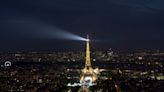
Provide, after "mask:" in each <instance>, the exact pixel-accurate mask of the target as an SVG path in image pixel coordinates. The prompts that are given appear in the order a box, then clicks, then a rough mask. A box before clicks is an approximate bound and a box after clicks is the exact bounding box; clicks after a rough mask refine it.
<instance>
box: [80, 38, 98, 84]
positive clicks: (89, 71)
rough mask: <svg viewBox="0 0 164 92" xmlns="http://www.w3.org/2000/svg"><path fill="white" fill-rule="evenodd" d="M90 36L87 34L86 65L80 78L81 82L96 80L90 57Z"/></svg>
mask: <svg viewBox="0 0 164 92" xmlns="http://www.w3.org/2000/svg"><path fill="white" fill-rule="evenodd" d="M89 42H90V40H89V36H88V35H87V40H86V61H85V67H84V69H83V72H82V76H81V79H80V82H81V83H92V82H94V81H95V75H94V71H93V68H92V66H91V59H90V45H89Z"/></svg>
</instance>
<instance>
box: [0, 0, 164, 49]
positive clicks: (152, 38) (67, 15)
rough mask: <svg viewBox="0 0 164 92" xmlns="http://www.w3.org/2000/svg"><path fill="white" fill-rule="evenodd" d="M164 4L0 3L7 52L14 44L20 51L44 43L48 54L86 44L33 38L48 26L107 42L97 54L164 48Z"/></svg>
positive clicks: (111, 0)
mask: <svg viewBox="0 0 164 92" xmlns="http://www.w3.org/2000/svg"><path fill="white" fill-rule="evenodd" d="M163 3H164V1H163V0H80V1H79V0H16V1H15V0H5V1H0V12H1V15H0V36H1V37H0V42H1V43H3V44H5V43H4V42H7V43H6V44H5V45H4V46H3V45H1V49H2V50H3V49H8V48H12V46H13V44H14V45H15V43H14V42H16V43H17V45H15V47H22V48H24V46H20V44H26V47H27V48H28V47H29V48H33V47H35V46H34V45H36V47H37V46H38V44H39V45H40V46H41V47H40V48H41V49H45V50H46V49H47V50H49V49H53V48H58V47H60V48H79V44H81V43H79V44H78V43H77V42H75V44H74V42H73V41H72V42H70V41H69V43H68V42H67V41H64V42H60V44H58V45H56V43H55V42H54V40H52V39H48V38H47V39H46V38H44V39H43V38H42V39H41V38H36V37H32V36H31V34H34V33H33V32H35V31H36V30H38V29H42V28H40V27H39V26H38V25H40V24H42V23H43V24H46V25H51V26H53V27H57V28H60V29H63V30H66V31H68V32H71V33H75V34H77V35H81V36H85V35H86V34H90V35H91V37H92V38H94V39H98V40H101V42H102V43H95V49H100V48H105V49H107V48H110V47H113V48H118V49H119V48H123V49H129V48H131V49H140V48H148V49H164V48H163V47H164V44H163V41H162V40H161V39H164V31H163V30H164V27H163V25H164V17H163V16H164V6H163ZM28 21H30V22H28ZM31 22H32V23H31ZM36 26H37V27H36ZM34 30H35V31H34ZM29 31H30V32H29ZM26 36H28V37H30V38H28V39H27V38H26ZM13 38H14V39H13ZM13 40H14V41H13ZM42 44H44V46H42ZM72 44H74V45H73V46H72ZM6 45H9V46H8V48H7V47H6ZM66 45H67V47H66ZM99 45H101V46H99ZM96 46H97V48H96ZM27 48H26V49H27ZM34 49H35V48H34ZM79 49H80V48H79Z"/></svg>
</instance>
